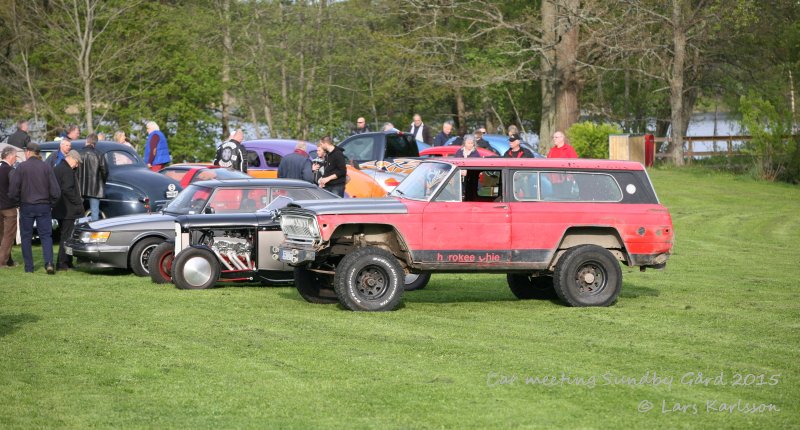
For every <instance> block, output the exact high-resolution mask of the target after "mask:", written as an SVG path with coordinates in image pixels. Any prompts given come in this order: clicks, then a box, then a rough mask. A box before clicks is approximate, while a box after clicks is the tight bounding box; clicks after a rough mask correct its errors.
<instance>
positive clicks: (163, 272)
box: [147, 240, 175, 284]
mask: <svg viewBox="0 0 800 430" xmlns="http://www.w3.org/2000/svg"><path fill="white" fill-rule="evenodd" d="M174 258H175V242H173V241H171V240H168V241H166V242H162V243H161V244H160V245H158V246H156V248H155V249H154V250H153V251H152V252H151V253H150V259H149V260H148V261H147V271H148V272H150V280H152V281H153V282H155V283H156V284H169V283H170V282H172V260H173V259H174Z"/></svg>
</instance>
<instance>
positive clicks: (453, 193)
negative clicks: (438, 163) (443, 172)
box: [433, 169, 462, 202]
mask: <svg viewBox="0 0 800 430" xmlns="http://www.w3.org/2000/svg"><path fill="white" fill-rule="evenodd" d="M461 172H462V171H461V170H458V169H456V171H455V172H453V175H452V176H451V177H450V180H449V181H447V183H446V184H444V186H443V187H442V190H441V191H439V194H438V195H437V196H436V198H435V199H433V201H435V202H460V201H461V181H462V175H461Z"/></svg>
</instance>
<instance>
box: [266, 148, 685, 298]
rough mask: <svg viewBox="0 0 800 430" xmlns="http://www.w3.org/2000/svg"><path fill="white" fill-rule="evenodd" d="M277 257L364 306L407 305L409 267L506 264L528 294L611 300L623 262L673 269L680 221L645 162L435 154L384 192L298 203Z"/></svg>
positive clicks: (301, 279) (504, 269)
mask: <svg viewBox="0 0 800 430" xmlns="http://www.w3.org/2000/svg"><path fill="white" fill-rule="evenodd" d="M280 224H281V230H282V231H283V234H284V241H283V242H282V243H281V245H280V246H277V247H274V248H273V249H272V252H273V258H275V259H277V260H280V261H284V262H287V263H289V264H291V265H293V266H294V281H295V286H296V288H297V290H298V291H299V292H300V295H301V296H302V297H303V298H304V299H306V300H307V301H309V302H313V303H334V302H337V301H338V302H340V303H341V304H342V305H343V306H344V307H345V308H347V309H351V310H363V311H383V310H392V309H395V308H396V307H397V306H399V305H400V303H401V301H402V295H403V291H404V288H403V284H404V277H405V276H406V275H409V274H422V275H426V274H428V273H435V272H451V273H452V272H493V273H505V274H506V276H507V280H508V285H509V287H510V288H511V291H512V292H513V293H514V295H516V296H517V297H518V298H520V299H532V298H546V297H549V296H553V297H555V296H557V297H558V298H559V299H561V301H563V302H564V303H565V304H566V305H569V306H608V305H611V304H613V303H614V302H615V301H616V300H617V297H618V295H619V293H620V289H621V287H622V270H621V268H620V263H622V264H625V265H627V266H639V267H640V268H641V270H644V269H645V268H657V269H660V268H663V267H664V266H665V265H666V262H667V259H668V258H669V255H670V250H671V248H672V242H673V230H672V220H671V218H670V214H669V211H668V210H667V208H666V207H664V206H663V205H661V204H660V203H659V201H658V197H657V196H656V193H655V191H654V189H653V186H652V184H651V182H650V179H649V177H648V175H647V172H646V171H645V170H644V168H643V167H642V165H641V164H639V163H635V162H623V161H609V160H580V159H578V160H576V159H560V160H559V159H507V158H467V159H454V158H446V159H438V160H435V161H425V162H422V163H420V165H419V166H418V167H417V168H416V169H415V170H414V171H413V172H411V174H410V175H409V176H408V177H407V178H406V179H404V180H403V182H402V183H401V184H400V185H399V186H397V188H396V189H395V191H393V192H392V193H391V195H390V196H389V197H386V198H383V199H349V200H332V201H325V200H321V201H308V202H295V203H294V204H291V205H289V206H288V207H286V208H284V209H282V210H281V213H280Z"/></svg>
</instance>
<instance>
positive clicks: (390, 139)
mask: <svg viewBox="0 0 800 430" xmlns="http://www.w3.org/2000/svg"><path fill="white" fill-rule="evenodd" d="M398 157H419V147H417V142H415V141H414V140H413V139H412V138H411V135H408V134H405V135H389V136H386V154H385V156H384V158H398Z"/></svg>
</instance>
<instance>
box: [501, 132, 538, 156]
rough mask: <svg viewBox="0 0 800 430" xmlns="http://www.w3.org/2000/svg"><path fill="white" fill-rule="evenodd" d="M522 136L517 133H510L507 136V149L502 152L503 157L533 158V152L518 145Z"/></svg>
mask: <svg viewBox="0 0 800 430" xmlns="http://www.w3.org/2000/svg"><path fill="white" fill-rule="evenodd" d="M520 143H522V138H521V137H519V135H518V134H512V135H511V137H509V138H508V146H509V148H508V151H506V153H505V154H503V157H505V158H533V153H532V152H531V151H529V150H527V149H525V148H523V147H521V146H520Z"/></svg>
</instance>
